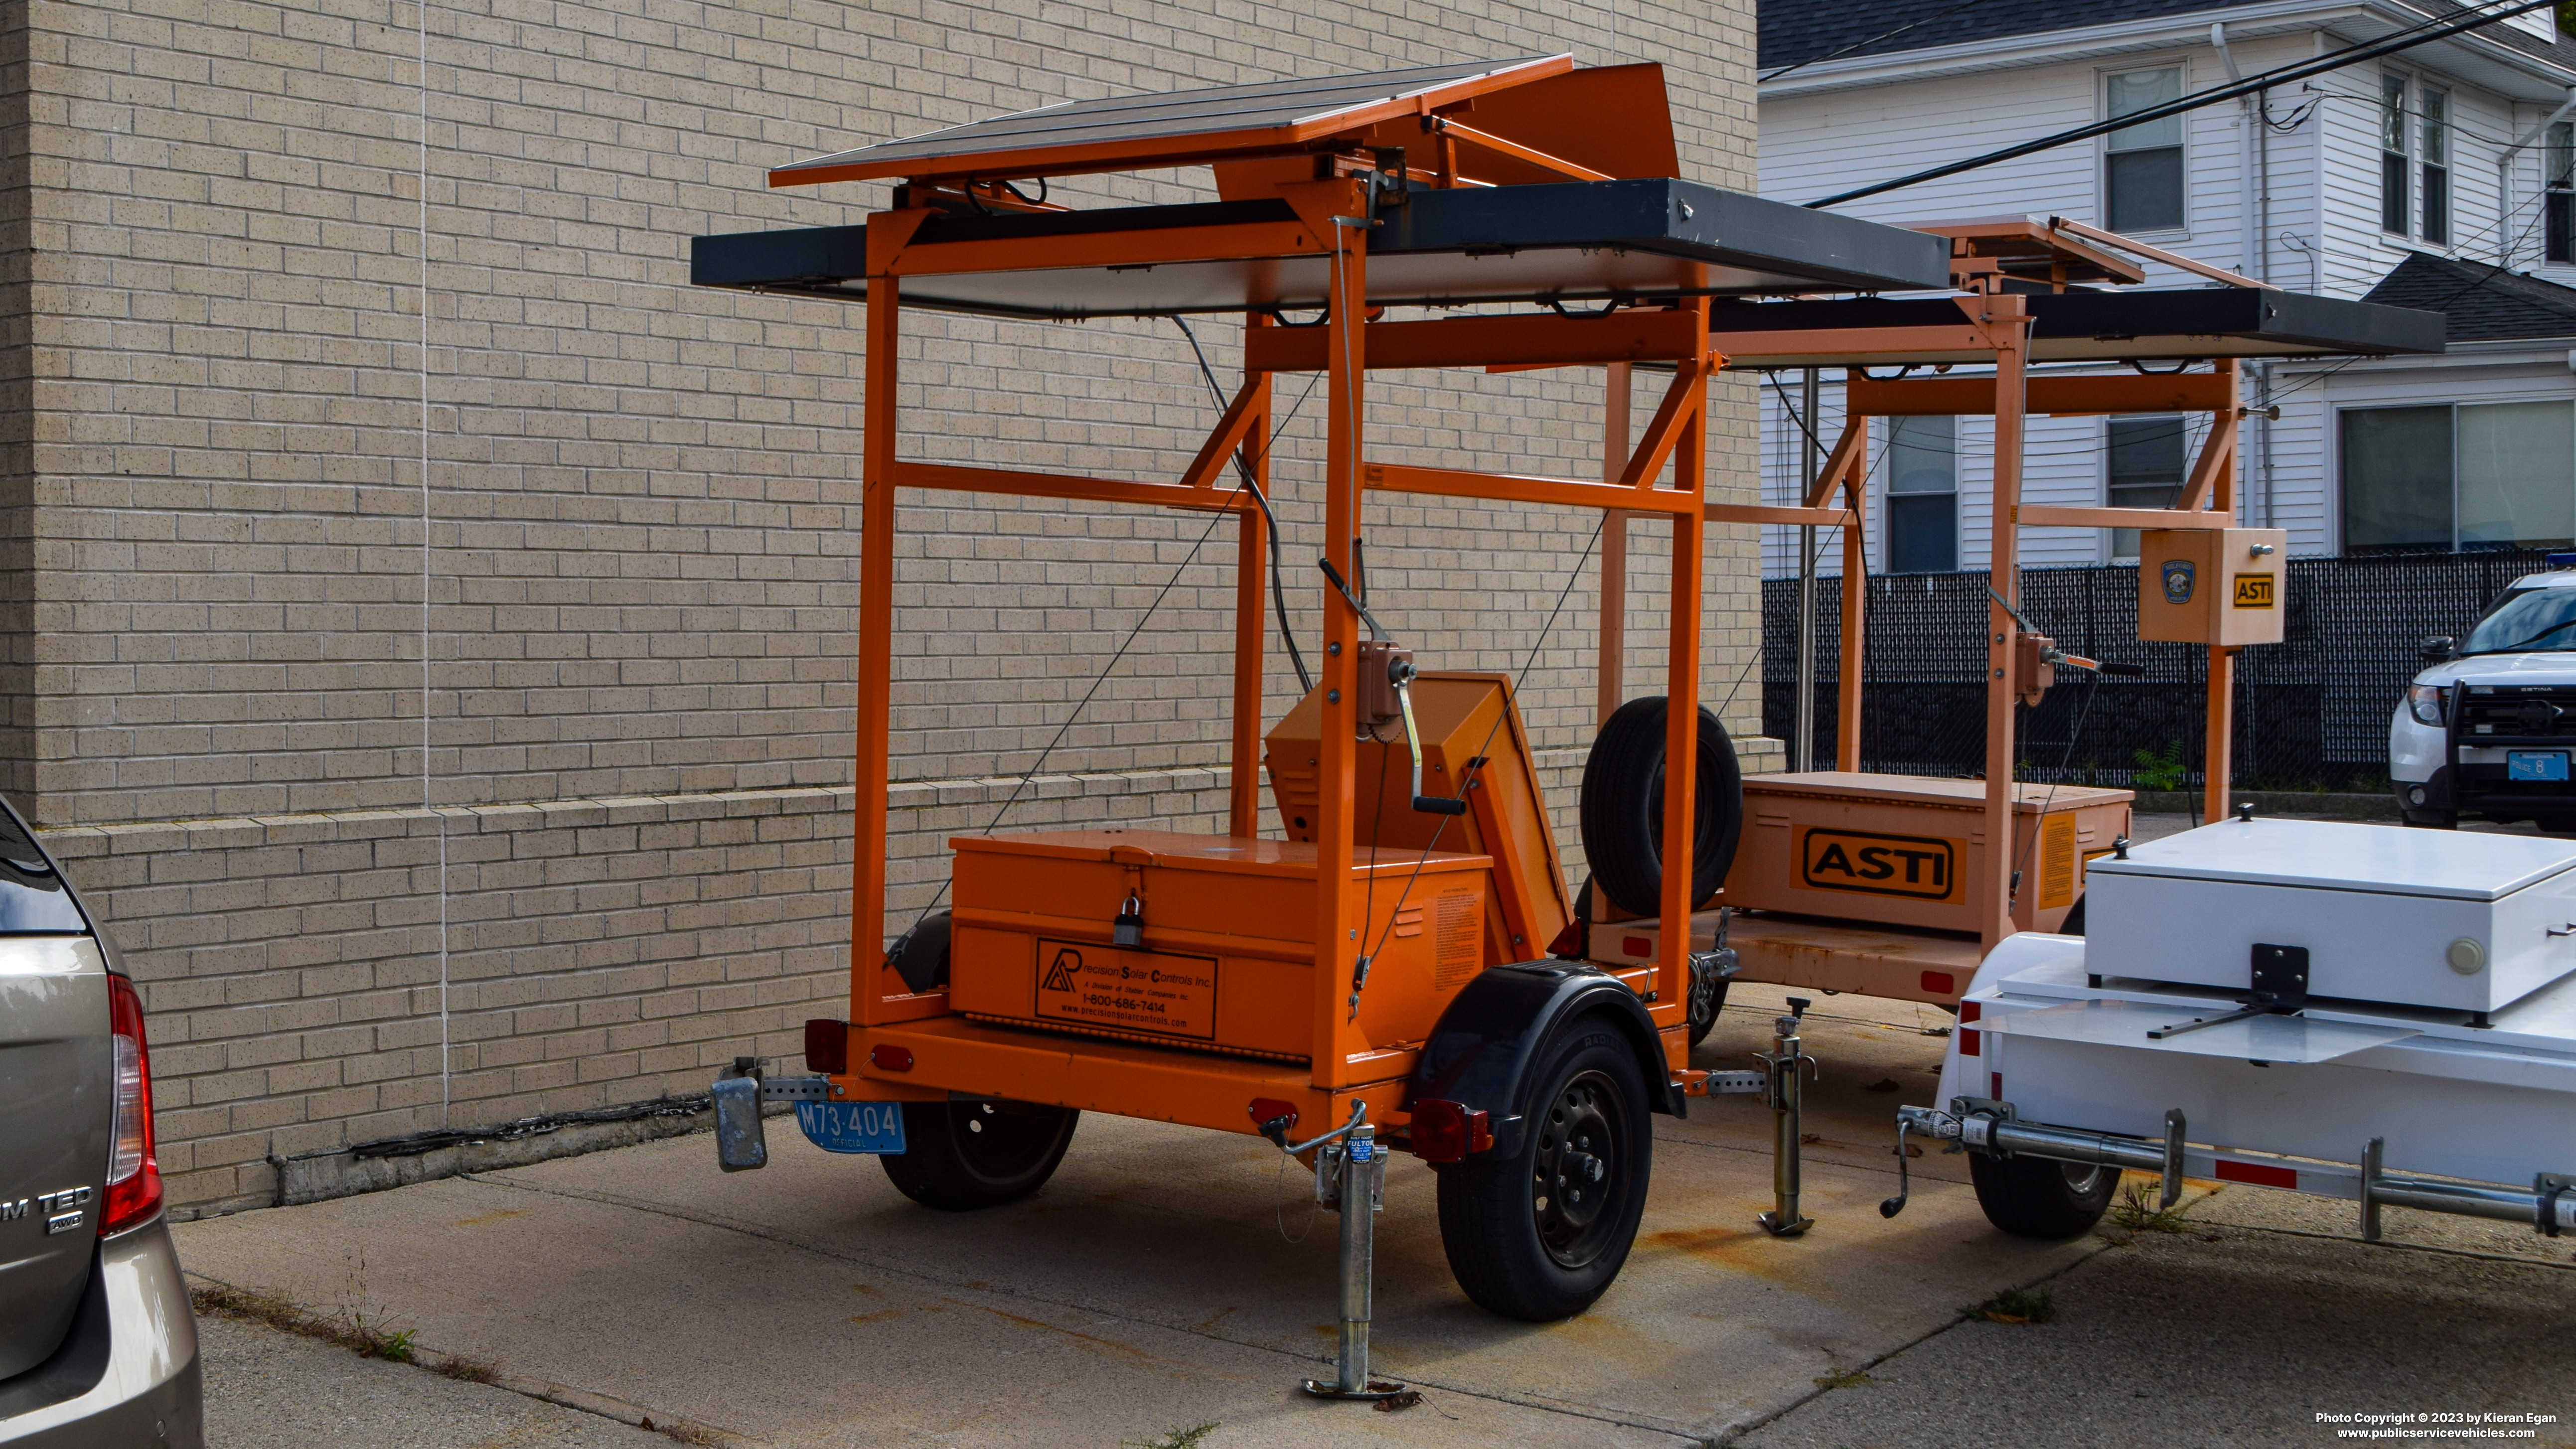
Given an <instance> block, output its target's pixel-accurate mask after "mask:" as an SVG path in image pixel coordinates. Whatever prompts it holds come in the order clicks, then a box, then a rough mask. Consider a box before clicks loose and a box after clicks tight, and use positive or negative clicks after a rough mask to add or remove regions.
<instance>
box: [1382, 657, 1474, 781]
mask: <svg viewBox="0 0 2576 1449" xmlns="http://www.w3.org/2000/svg"><path fill="white" fill-rule="evenodd" d="M1394 669H1395V702H1396V705H1397V707H1398V708H1400V709H1402V710H1403V711H1404V747H1405V748H1406V749H1407V750H1410V751H1411V752H1412V753H1413V808H1414V809H1416V810H1419V811H1421V812H1422V813H1423V814H1425V815H1464V814H1466V813H1467V801H1466V797H1464V796H1463V795H1462V796H1457V797H1454V798H1453V797H1451V796H1448V795H1425V794H1423V793H1422V736H1421V735H1420V733H1418V732H1417V731H1416V730H1415V729H1414V727H1413V666H1412V665H1410V664H1406V663H1403V662H1401V661H1399V662H1397V663H1396V665H1395V666H1394Z"/></svg>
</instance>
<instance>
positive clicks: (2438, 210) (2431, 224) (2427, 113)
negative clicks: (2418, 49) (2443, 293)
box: [2416, 86, 2451, 246]
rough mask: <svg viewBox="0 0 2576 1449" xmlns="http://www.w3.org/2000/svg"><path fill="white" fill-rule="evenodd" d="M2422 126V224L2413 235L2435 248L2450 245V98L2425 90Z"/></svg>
mask: <svg viewBox="0 0 2576 1449" xmlns="http://www.w3.org/2000/svg"><path fill="white" fill-rule="evenodd" d="M2422 105H2423V109H2424V114H2423V117H2422V124H2421V125H2420V126H2419V127H2418V128H2417V129H2418V131H2419V132H2420V133H2421V135H2422V137H2423V142H2424V151H2423V156H2424V167H2423V172H2424V224H2423V227H2422V229H2421V230H2420V231H2418V232H2417V233H2416V234H2417V235H2418V236H2421V237H2422V238H2424V240H2426V241H2428V242H2431V243H2432V244H2433V245H2435V246H2448V245H2450V243H2451V98H2450V96H2449V95H2447V94H2446V93H2444V92H2441V91H2437V90H2434V89H2432V88H2431V87H2429V86H2428V87H2426V88H2425V90H2424V92H2423V99H2422Z"/></svg>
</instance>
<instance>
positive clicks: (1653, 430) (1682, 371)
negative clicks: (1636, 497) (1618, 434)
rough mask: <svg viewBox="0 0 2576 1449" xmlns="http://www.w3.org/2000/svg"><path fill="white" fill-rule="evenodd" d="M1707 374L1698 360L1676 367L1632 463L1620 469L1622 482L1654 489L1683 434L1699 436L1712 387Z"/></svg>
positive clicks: (1634, 487) (1635, 487)
mask: <svg viewBox="0 0 2576 1449" xmlns="http://www.w3.org/2000/svg"><path fill="white" fill-rule="evenodd" d="M1705 378H1706V371H1705V369H1704V368H1703V367H1702V366H1701V364H1699V363H1698V362H1695V361H1694V362H1684V363H1682V364H1681V365H1680V366H1679V367H1676V368H1674V369H1673V385H1672V386H1671V387H1668V388H1666V389H1664V400H1663V401H1662V402H1660V403H1658V404H1656V405H1655V416H1654V417H1653V418H1652V419H1651V420H1649V421H1648V422H1647V424H1646V436H1645V437H1643V438H1642V439H1639V440H1638V443H1637V451H1636V454H1635V455H1634V456H1632V457H1630V458H1629V459H1628V466H1627V467H1625V468H1623V469H1621V470H1620V471H1619V484H1618V486H1620V487H1622V488H1628V489H1632V490H1634V491H1636V492H1639V493H1643V492H1646V491H1647V490H1649V489H1651V488H1652V487H1653V486H1654V482H1655V475H1657V474H1659V473H1661V472H1663V471H1664V462H1665V460H1666V459H1668V458H1670V457H1672V455H1673V449H1674V448H1675V447H1676V446H1678V445H1679V444H1680V443H1681V441H1682V435H1683V434H1684V433H1685V432H1689V433H1691V434H1692V436H1694V437H1696V436H1697V428H1698V424H1699V416H1700V409H1701V408H1703V407H1704V406H1706V405H1707V402H1708V390H1707V388H1705V387H1704V386H1702V385H1701V384H1702V382H1703V381H1704V379H1705Z"/></svg>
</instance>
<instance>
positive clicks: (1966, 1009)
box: [1959, 1001, 1986, 1021]
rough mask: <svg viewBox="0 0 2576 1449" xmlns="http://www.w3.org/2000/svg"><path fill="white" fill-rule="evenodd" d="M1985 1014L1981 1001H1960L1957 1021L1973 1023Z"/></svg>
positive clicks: (1984, 1007)
mask: <svg viewBox="0 0 2576 1449" xmlns="http://www.w3.org/2000/svg"><path fill="white" fill-rule="evenodd" d="M1985 1014H1986V1004H1985V1003H1984V1002H1982V1001H1962V1002H1960V1003H1959V1019H1960V1020H1961V1021H1975V1020H1976V1019H1977V1018H1979V1017H1981V1016H1984V1015H1985Z"/></svg>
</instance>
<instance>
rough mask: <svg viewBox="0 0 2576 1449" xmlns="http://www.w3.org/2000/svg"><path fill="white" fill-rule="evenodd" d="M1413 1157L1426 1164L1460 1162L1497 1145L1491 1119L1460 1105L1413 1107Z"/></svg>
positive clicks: (1430, 1103)
mask: <svg viewBox="0 0 2576 1449" xmlns="http://www.w3.org/2000/svg"><path fill="white" fill-rule="evenodd" d="M1412 1143H1413V1155H1414V1156H1416V1157H1419V1158H1421V1159H1422V1160H1423V1161H1425V1162H1459V1161H1463V1160H1465V1158H1466V1157H1467V1155H1468V1154H1469V1153H1471V1152H1482V1151H1484V1150H1485V1149H1486V1148H1489V1147H1491V1146H1493V1145H1494V1129H1493V1127H1492V1126H1491V1125H1490V1119H1488V1118H1487V1117H1486V1115H1485V1114H1484V1113H1483V1112H1481V1111H1476V1110H1473V1109H1470V1108H1469V1107H1467V1106H1466V1105H1465V1104H1464V1103H1460V1102H1441V1101H1425V1102H1416V1103H1414V1104H1413V1128H1412Z"/></svg>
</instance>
